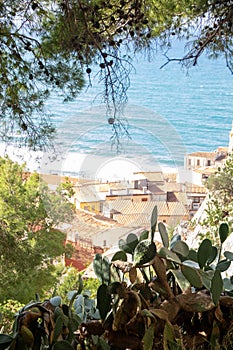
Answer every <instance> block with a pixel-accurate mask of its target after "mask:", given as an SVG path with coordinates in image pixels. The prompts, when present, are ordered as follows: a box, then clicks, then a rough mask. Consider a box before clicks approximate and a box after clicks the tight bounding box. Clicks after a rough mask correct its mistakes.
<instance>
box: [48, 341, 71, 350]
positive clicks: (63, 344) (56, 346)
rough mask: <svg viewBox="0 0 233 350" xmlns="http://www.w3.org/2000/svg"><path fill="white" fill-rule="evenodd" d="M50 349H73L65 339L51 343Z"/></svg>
mask: <svg viewBox="0 0 233 350" xmlns="http://www.w3.org/2000/svg"><path fill="white" fill-rule="evenodd" d="M52 350H74V348H73V346H71V344H70V343H69V342H68V341H67V340H61V341H57V342H56V343H55V344H54V345H53V347H52Z"/></svg>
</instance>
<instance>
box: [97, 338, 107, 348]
mask: <svg viewBox="0 0 233 350" xmlns="http://www.w3.org/2000/svg"><path fill="white" fill-rule="evenodd" d="M98 342H99V345H100V347H101V349H103V350H110V346H109V345H108V343H107V342H106V341H105V339H103V338H102V337H99V339H98Z"/></svg>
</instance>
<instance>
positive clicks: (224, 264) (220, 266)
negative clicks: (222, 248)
mask: <svg viewBox="0 0 233 350" xmlns="http://www.w3.org/2000/svg"><path fill="white" fill-rule="evenodd" d="M230 265H231V261H230V260H227V259H225V260H221V261H219V263H218V264H217V266H216V269H218V270H220V271H221V272H224V271H226V270H227V269H229V267H230Z"/></svg>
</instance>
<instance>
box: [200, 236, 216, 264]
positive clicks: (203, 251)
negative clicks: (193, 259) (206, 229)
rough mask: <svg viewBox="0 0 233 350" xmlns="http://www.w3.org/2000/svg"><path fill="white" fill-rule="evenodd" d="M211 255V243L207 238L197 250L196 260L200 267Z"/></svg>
mask: <svg viewBox="0 0 233 350" xmlns="http://www.w3.org/2000/svg"><path fill="white" fill-rule="evenodd" d="M211 256H212V243H211V241H210V240H209V239H207V238H206V239H204V240H203V241H202V242H201V244H200V246H199V248H198V251H197V260H198V263H199V266H200V268H201V269H203V267H204V266H205V264H206V262H207V260H208V259H209V258H210V257H211Z"/></svg>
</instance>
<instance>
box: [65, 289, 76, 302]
mask: <svg viewBox="0 0 233 350" xmlns="http://www.w3.org/2000/svg"><path fill="white" fill-rule="evenodd" d="M77 295H78V291H77V290H71V291H69V292H68V294H67V299H68V300H71V299H72V298H73V297H76V296H77Z"/></svg>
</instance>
